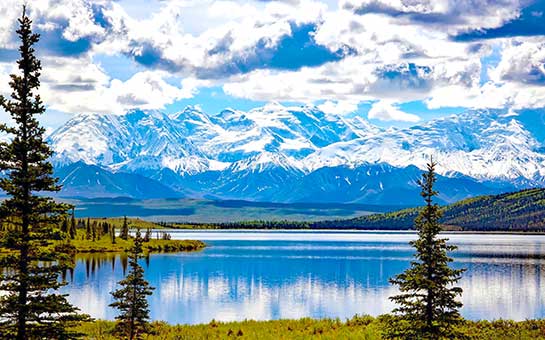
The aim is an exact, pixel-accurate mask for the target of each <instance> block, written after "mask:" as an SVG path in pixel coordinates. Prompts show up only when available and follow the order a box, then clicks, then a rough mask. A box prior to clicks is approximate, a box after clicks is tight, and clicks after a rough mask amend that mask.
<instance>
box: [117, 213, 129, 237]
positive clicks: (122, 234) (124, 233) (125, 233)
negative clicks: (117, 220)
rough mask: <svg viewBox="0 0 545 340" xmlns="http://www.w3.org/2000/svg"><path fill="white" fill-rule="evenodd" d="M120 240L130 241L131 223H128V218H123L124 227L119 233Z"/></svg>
mask: <svg viewBox="0 0 545 340" xmlns="http://www.w3.org/2000/svg"><path fill="white" fill-rule="evenodd" d="M119 238H121V239H123V240H128V239H129V222H128V221H127V216H125V217H123V225H122V226H121V230H120V231H119Z"/></svg>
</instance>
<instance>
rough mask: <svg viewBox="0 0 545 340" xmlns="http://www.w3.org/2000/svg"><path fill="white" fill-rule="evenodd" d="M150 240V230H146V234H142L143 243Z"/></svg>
mask: <svg viewBox="0 0 545 340" xmlns="http://www.w3.org/2000/svg"><path fill="white" fill-rule="evenodd" d="M150 240H151V228H147V229H146V233H145V234H144V242H149V241H150Z"/></svg>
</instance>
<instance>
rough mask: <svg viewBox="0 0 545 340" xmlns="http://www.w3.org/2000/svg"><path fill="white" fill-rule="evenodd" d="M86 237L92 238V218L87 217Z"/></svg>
mask: <svg viewBox="0 0 545 340" xmlns="http://www.w3.org/2000/svg"><path fill="white" fill-rule="evenodd" d="M85 239H87V240H90V239H91V220H90V219H89V218H87V223H86V224H85Z"/></svg>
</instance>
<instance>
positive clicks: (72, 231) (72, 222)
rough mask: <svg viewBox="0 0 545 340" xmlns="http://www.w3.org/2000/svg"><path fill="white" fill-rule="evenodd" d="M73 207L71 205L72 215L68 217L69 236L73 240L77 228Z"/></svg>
mask: <svg viewBox="0 0 545 340" xmlns="http://www.w3.org/2000/svg"><path fill="white" fill-rule="evenodd" d="M74 210H75V208H74V207H72V217H71V218H70V238H71V239H72V240H74V239H75V238H76V235H77V230H76V213H75V211H74Z"/></svg>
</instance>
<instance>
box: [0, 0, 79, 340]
mask: <svg viewBox="0 0 545 340" xmlns="http://www.w3.org/2000/svg"><path fill="white" fill-rule="evenodd" d="M31 24H32V21H31V20H30V19H29V18H28V16H27V14H26V8H25V7H23V13H22V16H21V18H20V19H19V29H18V30H17V31H16V32H17V35H18V37H19V38H20V40H21V45H20V47H19V52H20V56H21V57H20V59H19V60H18V61H17V65H18V69H19V71H20V74H12V75H11V81H10V83H9V85H10V87H11V88H12V90H13V91H12V93H11V98H10V99H7V98H5V97H1V96H0V105H1V107H2V108H3V109H4V110H5V111H6V112H8V113H9V114H10V115H11V118H12V119H13V123H14V124H13V126H8V125H6V124H0V132H4V133H7V134H9V135H10V136H11V138H10V140H9V141H8V142H2V143H0V170H3V171H5V172H6V174H7V176H6V177H4V178H2V179H0V188H1V189H2V190H4V192H5V193H6V194H7V195H8V198H7V199H6V200H4V201H2V204H1V205H0V220H4V219H5V218H6V217H8V218H10V220H11V221H12V223H13V224H15V226H16V227H15V229H14V230H13V231H12V232H10V233H9V242H8V244H7V245H6V244H4V245H5V246H7V247H8V248H11V249H12V250H13V253H12V254H11V255H9V256H7V257H6V258H5V259H4V262H3V263H2V265H3V267H8V269H9V270H3V271H2V272H1V274H0V275H1V276H0V291H3V292H4V294H2V295H1V296H0V338H2V339H9V338H16V339H45V338H48V339H58V338H63V339H68V338H73V337H74V336H76V334H74V333H71V332H70V331H69V330H68V327H69V326H71V325H73V324H74V323H76V322H78V321H81V320H83V319H85V316H82V315H79V314H78V310H77V309H76V308H75V307H73V306H72V305H70V304H69V303H68V301H67V300H66V296H65V295H61V294H58V293H56V290H57V289H58V288H59V287H61V286H62V285H63V283H62V282H61V281H59V277H60V275H61V273H62V272H63V269H64V268H63V266H62V265H61V263H62V261H61V259H60V258H59V257H58V255H57V254H54V253H45V252H43V251H42V250H43V249H44V248H43V246H45V245H47V244H49V242H48V240H50V239H51V238H52V236H53V235H54V233H55V230H54V228H55V227H56V226H57V225H58V223H59V222H60V221H61V219H62V218H63V217H64V215H65V214H66V211H67V209H68V206H67V205H64V204H59V203H56V202H55V201H54V200H53V199H52V198H50V197H47V196H46V195H45V193H46V192H55V191H59V190H60V186H59V185H57V179H56V178H54V177H53V168H52V166H51V163H50V162H49V161H48V158H49V157H50V156H51V154H52V152H51V150H50V149H49V147H48V145H47V144H46V143H45V141H44V137H43V135H44V131H45V130H44V128H42V127H41V126H40V124H39V123H38V120H37V119H36V115H39V114H42V113H44V111H45V108H44V105H43V103H42V101H41V99H40V96H39V95H38V94H37V92H38V88H39V86H40V80H39V76H40V70H41V64H40V61H39V60H38V59H37V58H36V56H35V55H34V52H35V50H34V47H33V46H34V44H35V43H37V42H38V40H39V35H38V34H33V33H32V28H31ZM3 241H4V240H3ZM44 263H45V264H47V265H44Z"/></svg>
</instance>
